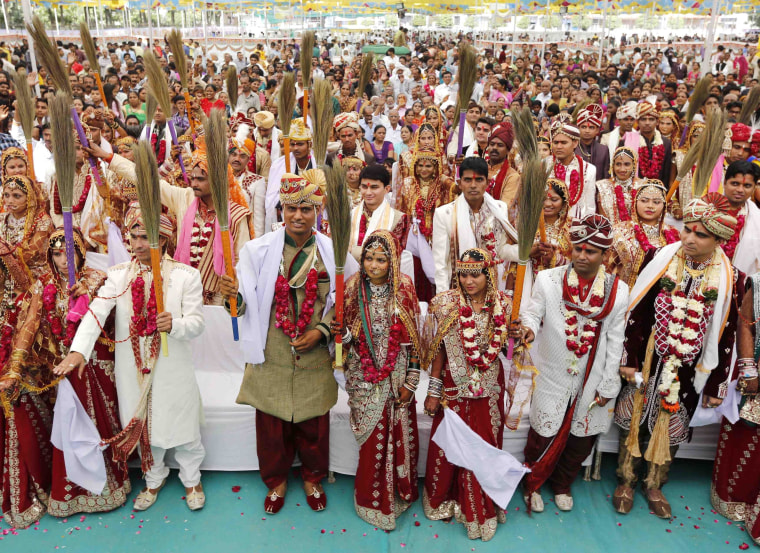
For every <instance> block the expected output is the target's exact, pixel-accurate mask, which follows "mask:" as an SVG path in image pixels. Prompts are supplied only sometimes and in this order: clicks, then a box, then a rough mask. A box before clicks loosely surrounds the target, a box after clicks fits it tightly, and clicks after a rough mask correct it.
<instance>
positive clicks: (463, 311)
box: [459, 294, 507, 397]
mask: <svg viewBox="0 0 760 553" xmlns="http://www.w3.org/2000/svg"><path fill="white" fill-rule="evenodd" d="M492 308H493V311H492V316H493V336H492V337H491V340H490V342H489V343H488V348H487V349H486V351H485V352H484V353H481V352H480V346H479V344H478V330H477V325H476V323H475V313H474V311H473V309H472V307H471V306H469V305H468V304H467V301H466V300H465V298H464V294H460V297H459V329H460V338H461V341H462V349H463V350H464V356H465V359H466V360H467V363H468V364H469V365H470V367H471V368H472V370H473V373H472V375H471V376H470V384H469V389H470V392H471V393H472V394H473V396H475V397H479V396H481V395H483V394H484V393H485V390H483V388H482V387H481V385H480V374H481V373H484V372H486V371H487V370H488V368H489V367H490V366H491V363H493V362H494V360H495V359H496V356H497V355H499V352H500V351H501V348H502V346H503V344H504V340H505V339H506V337H507V318H506V316H505V315H504V306H503V305H502V302H501V301H499V300H498V299H497V300H496V301H495V302H493V304H492V303H491V302H486V304H485V305H484V306H483V311H488V310H490V309H492Z"/></svg>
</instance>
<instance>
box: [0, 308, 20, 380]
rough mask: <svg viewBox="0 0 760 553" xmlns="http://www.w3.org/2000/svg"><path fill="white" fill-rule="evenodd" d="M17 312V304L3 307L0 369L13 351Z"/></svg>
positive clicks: (0, 334)
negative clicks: (3, 319)
mask: <svg viewBox="0 0 760 553" xmlns="http://www.w3.org/2000/svg"><path fill="white" fill-rule="evenodd" d="M18 312H19V306H18V304H14V305H12V306H7V305H6V306H5V322H4V324H3V330H2V333H0V368H2V367H4V366H5V363H6V362H7V361H8V359H10V357H11V352H12V351H13V331H14V330H15V328H16V322H17V321H18Z"/></svg>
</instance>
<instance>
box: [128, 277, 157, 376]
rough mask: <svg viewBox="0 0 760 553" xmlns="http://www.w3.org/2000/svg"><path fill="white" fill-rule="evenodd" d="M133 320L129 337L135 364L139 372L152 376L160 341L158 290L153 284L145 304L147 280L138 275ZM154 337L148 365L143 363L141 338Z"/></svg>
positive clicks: (133, 286) (133, 284)
mask: <svg viewBox="0 0 760 553" xmlns="http://www.w3.org/2000/svg"><path fill="white" fill-rule="evenodd" d="M131 292H132V320H131V321H130V323H129V337H130V339H131V341H132V353H134V356H135V363H136V364H137V368H138V370H139V371H140V372H141V373H142V374H144V375H147V374H150V372H151V369H150V366H152V365H153V363H155V359H156V357H157V354H158V346H159V344H160V340H157V339H156V336H155V335H156V334H157V330H158V329H157V328H156V316H157V315H158V310H157V308H156V289H155V287H154V286H153V285H152V284H151V287H150V296H149V297H148V303H147V305H146V303H145V280H144V279H143V277H142V275H141V274H140V275H137V278H135V280H134V281H133V282H132V285H131ZM151 336H152V337H153V340H152V342H151V345H150V347H149V348H148V351H149V354H148V363H143V358H142V354H141V353H140V341H139V340H140V337H144V338H149V337H151Z"/></svg>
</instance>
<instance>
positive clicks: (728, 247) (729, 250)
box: [722, 215, 747, 261]
mask: <svg viewBox="0 0 760 553" xmlns="http://www.w3.org/2000/svg"><path fill="white" fill-rule="evenodd" d="M746 220H747V219H746V216H745V215H737V216H736V230H735V231H734V234H733V236H731V239H730V240H728V241H727V242H724V243H723V244H722V246H723V251H724V252H725V253H726V256H728V258H729V259H730V260H732V261H733V259H734V254H735V253H736V247H737V246H738V245H739V239H740V238H741V233H742V229H743V228H744V223H745V221H746Z"/></svg>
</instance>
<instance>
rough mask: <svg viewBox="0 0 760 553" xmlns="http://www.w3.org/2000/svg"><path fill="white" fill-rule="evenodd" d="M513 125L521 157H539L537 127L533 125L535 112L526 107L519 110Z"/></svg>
mask: <svg viewBox="0 0 760 553" xmlns="http://www.w3.org/2000/svg"><path fill="white" fill-rule="evenodd" d="M512 125H513V126H514V128H515V139H517V144H518V148H519V151H520V157H521V158H522V159H529V158H533V157H538V141H537V140H536V127H534V126H533V113H532V112H531V111H530V109H529V108H527V107H525V108H522V109H520V110H518V112H517V116H516V117H514V118H513V120H512Z"/></svg>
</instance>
